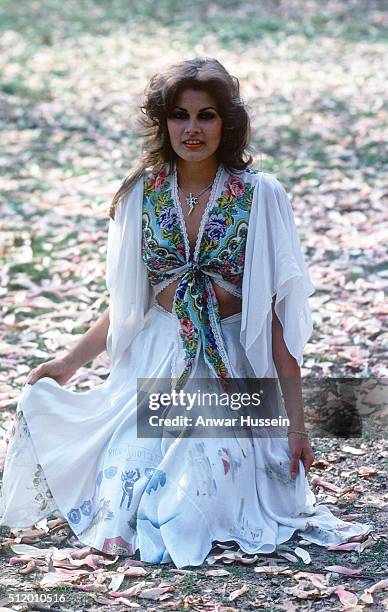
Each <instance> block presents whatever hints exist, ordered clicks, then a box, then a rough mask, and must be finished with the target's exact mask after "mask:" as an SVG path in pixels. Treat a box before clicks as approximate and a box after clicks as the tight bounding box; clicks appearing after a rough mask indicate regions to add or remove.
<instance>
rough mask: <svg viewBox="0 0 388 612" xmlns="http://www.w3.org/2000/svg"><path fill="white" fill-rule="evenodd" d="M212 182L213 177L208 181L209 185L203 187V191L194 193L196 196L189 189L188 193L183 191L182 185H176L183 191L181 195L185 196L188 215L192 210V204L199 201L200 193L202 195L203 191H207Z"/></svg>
mask: <svg viewBox="0 0 388 612" xmlns="http://www.w3.org/2000/svg"><path fill="white" fill-rule="evenodd" d="M213 183H214V179H213V180H212V182H211V183H210V185H208V186H207V187H205V189H203V191H201V193H199V194H198V195H196V196H195V195H194V194H193V193H192V192H191V191H190V193H185V192H184V191H183V189H182V187H180V186H179V185H178V187H179V189H180V190H181V192H182V193H183V195H184V196H185V198H186V203H187V206H188V207H189V215H191V213H192V212H193V210H194V206H195V205H196V204H198V202H199V198H200V197H201V195H203V194H204V193H205V191H207V190H208V189H210V188H211V186H212V185H213Z"/></svg>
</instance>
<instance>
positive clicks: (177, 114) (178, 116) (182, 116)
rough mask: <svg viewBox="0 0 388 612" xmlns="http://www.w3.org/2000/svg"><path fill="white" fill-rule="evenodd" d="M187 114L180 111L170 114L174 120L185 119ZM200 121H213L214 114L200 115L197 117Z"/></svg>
mask: <svg viewBox="0 0 388 612" xmlns="http://www.w3.org/2000/svg"><path fill="white" fill-rule="evenodd" d="M187 116H188V115H187V114H186V113H184V112H182V111H175V113H173V114H172V117H173V118H174V119H187ZM199 118H200V119H205V120H210V119H214V118H215V114H214V113H201V114H200V115H199Z"/></svg>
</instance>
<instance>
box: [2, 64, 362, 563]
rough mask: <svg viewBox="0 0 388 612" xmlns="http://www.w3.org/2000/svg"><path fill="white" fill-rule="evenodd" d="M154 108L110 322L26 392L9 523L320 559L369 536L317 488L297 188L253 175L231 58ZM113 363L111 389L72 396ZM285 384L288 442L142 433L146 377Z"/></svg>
mask: <svg viewBox="0 0 388 612" xmlns="http://www.w3.org/2000/svg"><path fill="white" fill-rule="evenodd" d="M142 111H143V114H144V117H143V120H142V123H143V127H144V132H143V135H144V149H143V156H142V158H141V159H140V162H139V164H138V167H137V168H136V169H135V170H134V172H133V173H132V175H130V176H129V177H127V179H126V180H125V181H124V182H123V184H122V186H121V187H120V189H119V191H118V193H117V194H116V196H115V197H114V200H113V203H112V206H111V209H110V216H111V220H110V225H109V234H108V249H107V287H108V290H109V294H110V302H109V309H107V310H106V312H105V313H104V314H103V315H102V316H101V317H100V318H99V319H98V321H97V322H96V323H95V324H94V325H93V326H92V327H91V329H90V330H89V331H88V332H87V333H86V334H85V335H84V336H83V337H82V338H81V339H80V340H79V341H78V342H77V344H76V345H75V346H74V347H73V348H72V349H71V350H70V351H69V353H68V354H67V355H65V356H64V357H62V358H59V359H54V360H52V361H49V362H47V363H46V364H42V365H40V366H39V367H37V368H35V369H34V370H32V371H31V373H30V374H29V376H28V378H27V384H26V386H25V388H24V389H23V393H22V396H21V398H20V401H19V404H18V410H17V416H16V426H15V432H14V435H13V437H12V439H11V442H10V445H9V450H8V453H7V460H6V465H5V472H4V484H3V494H4V495H3V518H2V522H3V524H6V525H8V526H13V527H20V528H21V527H27V526H30V525H31V524H32V522H36V521H37V520H40V519H42V518H43V517H45V516H47V515H48V514H49V513H50V512H52V511H56V512H59V513H61V514H62V515H63V516H65V517H66V519H67V520H68V522H69V525H70V526H71V528H72V530H73V531H74V533H75V534H77V536H78V538H79V540H80V541H81V542H83V543H85V544H88V545H91V546H93V547H95V548H97V549H100V550H103V551H104V552H107V553H112V554H113V553H118V554H123V555H131V554H133V553H135V551H136V550H139V551H140V557H141V559H143V560H144V561H148V562H153V563H163V562H168V561H171V560H172V561H173V562H174V563H175V565H176V566H177V567H183V566H186V565H200V564H202V563H203V561H204V559H205V558H206V556H207V554H208V553H209V551H210V550H211V547H212V543H213V542H215V541H224V542H225V541H235V542H237V543H238V544H239V546H240V547H241V549H243V550H244V551H246V552H249V553H255V552H262V553H267V552H272V551H274V550H275V549H276V546H277V545H278V544H280V543H281V542H285V541H287V540H288V539H289V538H290V537H291V536H292V534H293V533H294V532H295V531H296V530H299V532H300V533H302V534H303V537H304V538H305V539H307V540H310V541H312V542H315V543H317V544H320V545H326V544H331V543H339V542H343V541H346V540H347V539H349V538H350V537H352V536H355V535H360V534H367V533H368V532H369V531H370V530H371V527H370V526H369V525H361V524H358V523H353V524H349V523H345V522H344V521H341V520H340V519H337V518H336V517H334V516H333V514H331V512H330V511H329V510H328V508H326V507H325V506H322V505H319V506H314V503H315V497H314V495H313V493H312V492H311V490H310V489H309V486H308V482H307V479H306V473H307V472H308V470H309V469H310V466H311V464H312V461H313V454H312V450H311V447H310V444H309V440H308V436H307V434H306V431H305V428H304V421H303V408H302V397H301V385H300V366H301V365H302V363H303V358H302V353H303V347H304V345H305V343H306V342H307V340H308V338H309V337H310V335H311V331H312V321H311V316H310V311H309V307H308V297H309V295H311V294H312V293H313V292H314V287H313V285H312V284H311V281H310V278H309V274H308V270H307V268H306V264H305V261H304V259H303V256H302V253H301V250H300V244H299V238H298V235H297V231H296V227H295V223H294V219H293V211H292V208H291V205H290V202H289V200H288V197H287V195H286V193H285V191H284V189H283V187H282V185H281V184H280V183H279V181H277V179H276V178H275V177H273V176H271V175H269V174H265V173H262V172H257V171H256V170H253V169H252V168H251V167H250V164H251V161H252V158H251V157H250V156H249V155H248V154H247V147H248V141H249V118H248V115H247V111H246V108H245V106H244V104H243V103H242V101H241V99H240V95H239V83H238V80H237V79H236V78H235V77H232V76H230V75H229V73H228V72H227V71H226V70H225V69H224V67H223V66H222V65H221V64H220V63H219V62H218V61H216V60H213V59H198V58H196V59H193V60H190V61H184V62H181V63H179V64H176V65H174V66H171V67H170V68H168V69H167V70H166V71H165V72H163V73H161V74H157V75H155V76H154V77H153V78H152V79H151V81H150V84H149V86H148V88H147V90H146V98H145V104H144V106H143V107H142ZM105 348H107V350H108V353H109V356H110V360H111V373H110V375H109V377H108V379H107V380H106V381H105V382H104V383H103V384H101V385H99V386H97V387H96V388H94V389H91V390H90V391H87V392H84V393H74V392H72V391H68V390H66V389H64V388H63V387H62V385H63V384H64V383H65V382H66V381H67V380H69V378H70V377H71V376H72V375H73V374H74V372H75V371H76V370H77V368H78V367H80V366H81V365H82V364H84V363H87V362H88V361H90V360H91V359H93V358H94V357H95V356H97V355H98V354H99V353H101V352H102V351H103V350H104V349H105ZM277 376H278V377H279V378H280V379H281V381H282V391H283V394H284V400H285V404H286V411H285V409H284V404H282V402H281V398H280V395H279V393H278V390H277V395H276V396H274V398H273V401H274V402H275V404H274V405H276V408H277V410H278V412H279V413H280V414H283V415H284V416H287V414H288V417H289V420H290V425H289V428H288V432H287V434H288V435H282V436H281V437H279V436H272V435H267V436H264V437H256V436H255V435H251V436H249V437H244V438H243V437H241V438H237V437H233V436H231V437H225V438H220V437H214V438H207V437H206V438H205V437H203V438H198V437H192V436H188V437H183V436H182V435H180V436H178V437H176V438H173V437H171V436H170V437H158V436H156V437H152V436H150V437H146V438H140V437H139V438H138V437H137V435H136V412H137V399H136V390H137V386H136V385H137V380H138V379H142V378H144V379H163V378H164V379H168V378H170V377H171V379H172V381H173V388H174V387H175V389H185V388H188V384H189V382H193V381H194V380H197V379H200V378H203V379H207V380H209V381H210V380H213V381H216V382H217V381H225V380H226V379H230V378H233V379H243V378H257V377H263V378H270V377H277ZM285 379H292V381H293V384H289V383H290V381H288V382H287V384H286V380H285ZM279 398H280V399H279Z"/></svg>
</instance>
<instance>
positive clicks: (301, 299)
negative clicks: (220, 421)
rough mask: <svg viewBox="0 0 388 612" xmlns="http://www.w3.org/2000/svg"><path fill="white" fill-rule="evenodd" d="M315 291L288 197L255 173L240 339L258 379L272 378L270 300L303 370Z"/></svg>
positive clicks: (277, 184) (268, 178) (272, 180)
mask: <svg viewBox="0 0 388 612" xmlns="http://www.w3.org/2000/svg"><path fill="white" fill-rule="evenodd" d="M314 292H315V288H314V286H313V284H312V282H311V279H310V276H309V272H308V268H307V266H306V262H305V260H304V256H303V254H302V252H301V247H300V241H299V236H298V232H297V228H296V225H295V221H294V213H293V209H292V206H291V203H290V200H289V198H288V196H287V193H286V191H285V189H284V187H283V186H282V184H281V183H280V182H279V181H278V180H277V179H276V178H275V177H274V176H272V175H270V174H266V173H259V176H258V178H257V184H256V186H255V191H254V196H253V202H252V210H251V216H250V220H249V229H248V238H247V247H246V256H245V268H244V278H243V308H242V325H241V335H240V340H241V343H242V345H243V346H244V348H245V351H246V354H247V357H248V359H249V361H250V363H251V365H252V367H253V369H254V371H255V374H256V375H257V376H258V377H265V376H272V375H275V373H274V370H273V359H272V298H273V297H274V296H276V301H275V312H276V315H277V316H278V318H279V320H280V322H281V324H282V328H283V338H284V341H285V343H286V346H287V348H288V350H289V352H290V353H291V355H293V357H295V359H296V360H297V362H298V364H299V366H301V365H303V350H304V347H305V344H306V342H307V341H308V339H309V338H310V336H311V333H312V330H313V323H312V319H311V313H310V307H309V304H308V297H309V296H310V295H312V294H313V293H314Z"/></svg>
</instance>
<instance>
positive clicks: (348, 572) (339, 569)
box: [325, 565, 363, 576]
mask: <svg viewBox="0 0 388 612" xmlns="http://www.w3.org/2000/svg"><path fill="white" fill-rule="evenodd" d="M325 569H326V570H328V571H329V572H336V573H337V574H345V576H357V575H359V574H362V571H363V570H362V569H361V568H359V569H352V568H350V567H344V566H343V565H326V567H325Z"/></svg>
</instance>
